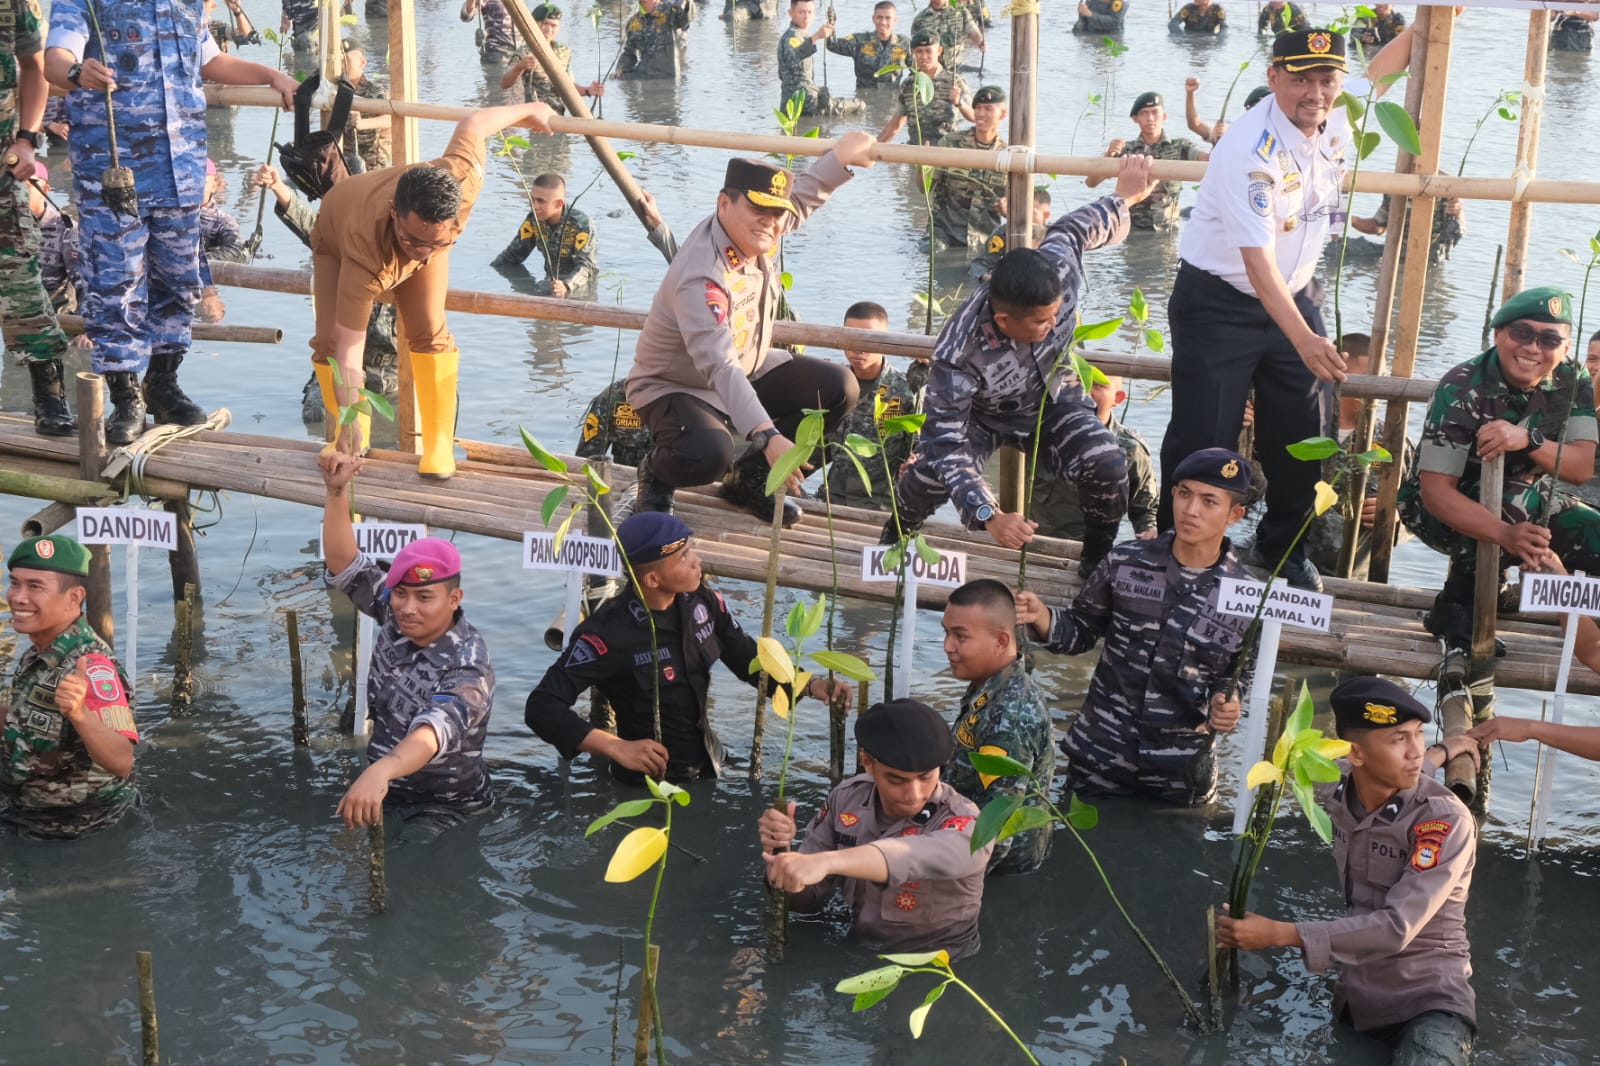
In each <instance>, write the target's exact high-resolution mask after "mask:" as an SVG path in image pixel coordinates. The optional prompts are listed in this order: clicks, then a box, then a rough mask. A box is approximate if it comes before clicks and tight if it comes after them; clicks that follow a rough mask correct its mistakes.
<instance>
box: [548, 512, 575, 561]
mask: <svg viewBox="0 0 1600 1066" xmlns="http://www.w3.org/2000/svg"><path fill="white" fill-rule="evenodd" d="M582 513H583V505H582V504H579V505H578V506H577V507H574V508H573V509H572V510H570V511H568V512H567V517H565V518H563V519H562V520H561V524H560V525H559V526H557V527H556V535H555V539H554V540H553V541H552V542H551V544H550V550H551V551H553V552H555V554H556V555H557V556H560V554H561V545H562V544H564V543H566V540H567V534H568V533H569V532H571V531H572V520H573V519H574V518H577V517H578V515H580V514H582Z"/></svg>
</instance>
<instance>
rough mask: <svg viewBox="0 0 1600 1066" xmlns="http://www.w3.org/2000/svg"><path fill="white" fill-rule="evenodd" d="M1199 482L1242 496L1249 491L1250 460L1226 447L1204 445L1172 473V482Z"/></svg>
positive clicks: (1191, 453) (1190, 454)
mask: <svg viewBox="0 0 1600 1066" xmlns="http://www.w3.org/2000/svg"><path fill="white" fill-rule="evenodd" d="M1180 481H1199V482H1202V483H1204V484H1207V485H1215V486H1216V487H1217V488H1219V489H1226V490H1227V491H1229V492H1236V493H1238V494H1239V495H1241V496H1243V495H1244V494H1245V493H1247V492H1249V491H1250V460H1248V459H1246V458H1245V457H1244V456H1242V455H1240V454H1239V453H1238V452H1230V451H1229V450H1228V449H1226V448H1201V449H1200V450H1199V451H1197V452H1190V453H1189V456H1188V458H1186V459H1184V461H1183V462H1181V463H1179V464H1178V469H1176V470H1174V471H1173V472H1172V483H1173V484H1174V485H1176V484H1177V483H1178V482H1180Z"/></svg>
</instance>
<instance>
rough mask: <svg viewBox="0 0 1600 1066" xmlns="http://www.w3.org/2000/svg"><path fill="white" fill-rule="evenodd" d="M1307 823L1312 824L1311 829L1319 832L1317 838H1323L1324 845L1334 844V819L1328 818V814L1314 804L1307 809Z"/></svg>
mask: <svg viewBox="0 0 1600 1066" xmlns="http://www.w3.org/2000/svg"><path fill="white" fill-rule="evenodd" d="M1306 821H1308V822H1310V823H1311V828H1312V829H1315V830H1316V831H1317V836H1319V837H1321V838H1322V842H1323V843H1324V844H1332V843H1333V819H1331V818H1329V817H1328V812H1327V811H1325V810H1323V809H1322V808H1321V807H1318V806H1317V805H1316V804H1315V803H1312V805H1311V806H1310V807H1307V808H1306Z"/></svg>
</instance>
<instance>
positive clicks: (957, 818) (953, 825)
mask: <svg viewBox="0 0 1600 1066" xmlns="http://www.w3.org/2000/svg"><path fill="white" fill-rule="evenodd" d="M976 821H977V819H976V818H974V817H972V816H971V815H967V814H953V815H951V816H950V817H948V818H946V819H945V820H944V821H942V822H940V823H939V828H940V829H954V830H955V831H956V832H958V833H960V832H964V831H966V830H967V829H970V828H971V827H972V823H973V822H976Z"/></svg>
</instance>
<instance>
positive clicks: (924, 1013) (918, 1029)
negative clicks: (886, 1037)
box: [906, 1003, 933, 1040]
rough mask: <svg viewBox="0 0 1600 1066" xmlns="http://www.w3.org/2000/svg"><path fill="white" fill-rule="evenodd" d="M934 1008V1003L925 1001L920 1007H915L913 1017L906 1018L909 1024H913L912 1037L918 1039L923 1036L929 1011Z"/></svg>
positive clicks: (912, 1012)
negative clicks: (923, 1028)
mask: <svg viewBox="0 0 1600 1066" xmlns="http://www.w3.org/2000/svg"><path fill="white" fill-rule="evenodd" d="M932 1009H933V1005H932V1004H931V1003H924V1004H922V1005H921V1006H920V1007H916V1008H913V1010H912V1011H911V1017H909V1018H907V1019H906V1022H907V1024H909V1025H910V1026H911V1039H913V1040H917V1039H920V1038H921V1037H922V1027H923V1026H924V1025H925V1024H927V1021H928V1012H929V1011H930V1010H932Z"/></svg>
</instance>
